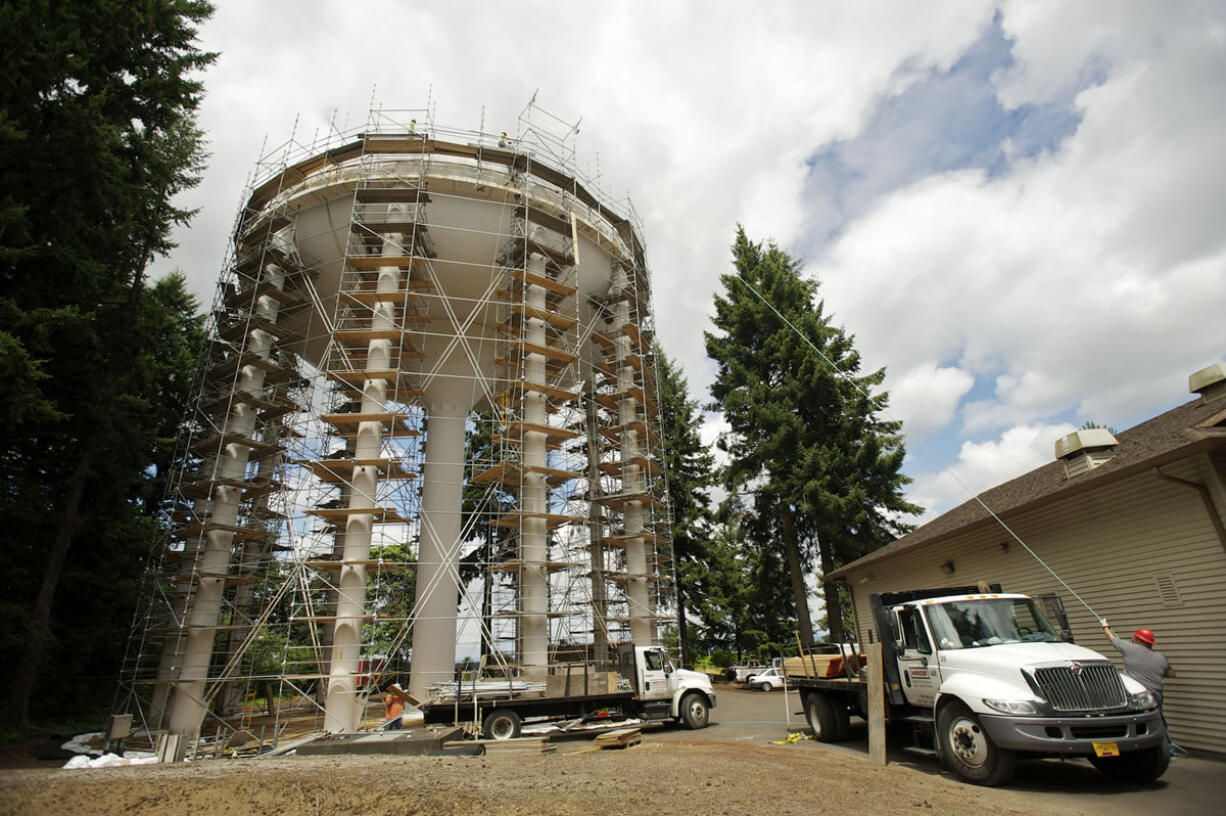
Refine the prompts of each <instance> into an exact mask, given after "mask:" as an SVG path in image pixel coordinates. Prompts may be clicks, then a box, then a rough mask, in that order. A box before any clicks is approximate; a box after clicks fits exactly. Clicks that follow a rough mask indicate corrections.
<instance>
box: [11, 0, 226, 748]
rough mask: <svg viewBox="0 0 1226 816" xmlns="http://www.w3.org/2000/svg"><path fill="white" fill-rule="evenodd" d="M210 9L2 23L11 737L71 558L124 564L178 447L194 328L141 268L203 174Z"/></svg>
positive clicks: (61, 5) (78, 8) (162, 5)
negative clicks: (178, 199)
mask: <svg viewBox="0 0 1226 816" xmlns="http://www.w3.org/2000/svg"><path fill="white" fill-rule="evenodd" d="M211 11H212V8H211V6H210V5H209V4H208V3H206V2H197V1H196V0H104V2H84V0H64V2H50V0H31V1H30V2H26V3H21V4H6V5H5V6H4V7H3V11H2V12H0V42H3V43H4V48H3V49H0V72H3V75H4V76H5V77H6V80H5V82H3V83H0V372H3V373H5V374H9V375H11V376H14V377H17V378H19V385H18V386H17V387H16V388H14V389H12V390H11V391H9V392H8V393H7V395H6V397H5V399H4V400H2V401H0V409H2V410H3V418H4V419H7V420H9V421H10V422H11V423H12V424H11V425H10V426H9V427H8V428H6V430H7V434H6V435H5V437H4V441H3V442H0V479H3V481H4V486H5V491H4V494H3V500H2V501H3V504H2V505H0V512H2V513H3V519H2V521H3V524H0V526H2V527H3V530H0V559H3V562H2V563H0V567H5V568H7V567H12V570H13V573H12V574H16V575H20V576H22V577H23V578H24V579H25V580H24V581H23V583H21V584H20V585H17V586H16V587H15V590H16V591H15V592H14V593H12V594H8V595H6V597H5V601H6V602H7V603H12V604H15V605H19V606H20V608H21V609H22V610H23V614H22V615H20V616H19V617H17V618H16V619H15V620H14V624H15V625H14V627H13V628H12V631H11V633H10V636H9V639H8V640H6V641H5V642H3V644H0V648H3V651H4V654H3V657H4V658H5V665H6V674H7V673H8V672H9V671H12V675H11V682H9V683H8V692H9V693H8V696H7V699H6V701H5V710H4V719H5V721H6V723H8V724H10V725H14V724H18V723H20V722H21V721H22V720H23V719H24V718H25V716H26V712H27V708H28V704H29V700H30V695H31V693H32V691H33V689H34V687H35V684H36V681H37V679H38V672H39V668H40V666H41V665H42V664H43V662H44V657H45V656H46V654H47V650H48V649H49V648H50V647H51V646H53V645H54V643H55V641H54V638H55V637H56V636H57V634H59V635H61V636H63V634H65V632H64V631H62V629H63V628H62V627H61V628H58V629H57V625H56V621H57V619H59V615H58V614H57V609H56V603H57V599H59V600H61V601H63V599H64V598H65V596H70V595H72V594H73V593H68V592H64V591H60V590H61V587H60V584H61V581H62V579H63V578H64V577H65V576H68V577H73V576H78V575H79V572H78V571H77V570H76V568H75V567H74V566H73V562H72V561H70V554H72V553H73V552H74V544H75V543H77V542H79V541H81V540H84V539H88V540H89V542H90V544H91V545H92V546H91V548H90V551H89V552H88V553H87V555H88V557H89V558H95V559H97V560H98V561H99V562H106V563H111V562H121V561H122V560H123V559H124V558H127V557H129V556H128V555H126V553H127V552H128V549H129V548H130V547H131V546H133V538H134V537H135V538H137V539H139V538H141V537H142V536H143V533H142V532H141V531H140V529H139V528H140V525H139V524H137V523H135V522H134V517H133V513H139V511H140V510H141V509H148V507H149V502H150V497H151V495H153V494H156V493H157V492H158V491H157V489H156V488H154V489H152V490H151V489H150V487H149V484H148V480H149V475H150V474H151V473H154V474H156V473H157V472H158V465H159V463H161V462H164V460H165V457H166V450H167V445H166V443H165V440H166V439H167V438H168V437H171V438H172V437H175V436H177V434H176V433H174V431H173V429H167V428H166V422H167V414H168V413H171V412H174V411H176V410H178V408H181V405H176V404H175V402H176V400H178V399H186V397H185V396H180V395H181V394H182V393H183V390H184V389H185V387H186V385H187V384H188V381H189V380H190V370H183V369H182V368H181V366H190V365H191V363H190V362H189V359H194V354H195V352H196V347H195V346H192V343H193V341H192V340H191V337H190V336H191V334H192V332H193V331H198V329H199V325H198V322H197V323H194V324H193V322H192V320H193V318H194V314H193V315H188V316H187V317H186V318H185V317H184V315H183V314H182V309H183V308H184V307H185V306H186V305H189V304H190V298H188V297H187V295H186V292H184V291H182V281H181V280H180V281H179V282H178V283H177V284H173V285H171V286H170V289H176V288H177V292H172V291H170V290H162V291H159V289H158V286H152V287H151V286H150V285H149V284H148V283H147V281H146V279H145V270H146V267H147V265H148V263H149V261H150V260H151V259H152V258H153V257H154V256H155V255H157V254H160V253H164V252H166V251H167V250H168V249H169V248H170V247H171V243H170V237H169V236H170V231H171V229H172V227H173V226H174V225H175V224H180V223H184V222H185V221H186V220H187V219H188V218H189V217H190V215H191V213H190V212H189V211H186V210H183V209H181V208H179V207H176V206H175V205H174V204H173V201H172V200H173V197H174V196H175V194H176V193H178V192H180V191H182V190H184V189H187V188H189V187H191V186H193V185H194V184H196V183H197V181H198V178H199V172H200V169H201V163H202V161H203V144H202V140H203V137H202V134H201V133H200V131H199V130H198V129H197V128H196V126H195V123H194V116H195V111H196V109H197V107H198V105H199V103H200V99H201V93H202V87H201V84H200V82H199V81H198V80H197V79H196V78H195V73H196V72H197V71H199V70H200V69H202V68H203V67H205V66H207V65H208V64H209V63H210V62H211V61H212V60H213V55H212V54H208V53H204V52H202V51H201V50H200V49H199V48H198V47H197V45H196V42H195V33H196V32H195V26H196V25H197V24H199V23H200V22H201V21H202V20H204V19H206V18H207V17H208V15H209V14H210V13H211ZM172 295H173V296H174V297H176V298H178V301H177V303H171V302H167V301H166V298H167V297H171V296H172ZM192 308H193V309H194V305H193V306H192ZM163 318H165V319H167V320H169V322H168V323H162V320H163ZM163 330H165V331H163ZM166 332H169V334H170V335H173V336H172V337H168V336H167V334H166ZM167 343H169V347H168V346H167ZM172 395H173V396H172ZM179 416H181V414H180V415H179ZM177 419H178V417H177V416H176V417H175V421H177ZM143 544H144V545H145V546H148V539H147V538H146V539H145V540H144V542H143ZM66 570H67V571H66ZM63 619H64V620H65V621H66V622H67V621H68V620H69V619H68V618H66V617H65V618H63ZM80 626H81V624H80V622H79V621H77V622H73V624H71V625H69V626H67V631H66V634H70V635H73V636H76V635H77V634H78V632H79V628H80ZM9 667H11V668H9ZM112 670H113V669H112Z"/></svg>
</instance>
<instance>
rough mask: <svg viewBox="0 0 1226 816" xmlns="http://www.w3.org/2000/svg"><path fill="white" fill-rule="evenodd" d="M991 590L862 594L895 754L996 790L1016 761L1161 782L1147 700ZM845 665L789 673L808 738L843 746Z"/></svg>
mask: <svg viewBox="0 0 1226 816" xmlns="http://www.w3.org/2000/svg"><path fill="white" fill-rule="evenodd" d="M992 589H993V590H995V591H990V592H987V593H984V592H980V591H979V590H978V588H977V587H952V588H944V589H928V590H908V591H901V592H889V593H881V594H874V595H872V596H870V607H871V609H872V614H873V621H874V626H875V628H876V632H877V633H878V638H879V639H880V641H881V645H882V662H883V671H882V674H883V675H884V676H883V677H882V678H881V679H880V682H881V683H883V686H884V688H883V691H884V695H885V709H886V717H887V719H890V720H893V721H895V722H897V721H902V722H905V723H907V724H908V725H910V727H911V733H912V740H913V742H912V745H910V746H907V750H910V751H913V752H916V753H921V754H926V755H930V756H932V755H935V756H938V757H939V758H940V760H941V762H942V763H943V764H944V765H945V767H946V768H948V769H949V770H950V771H951V772H953V773H954V774H955V775H956V776H958V777H959V778H961V779H962V780H964V781H966V782H971V783H973V784H978V785H999V784H1002V783H1004V782H1006V781H1008V779H1009V778H1010V777H1011V776H1012V774H1013V770H1014V763H1015V761H1016V759H1017V758H1018V756H1019V755H1030V756H1061V757H1084V758H1086V759H1088V760H1089V761H1090V762H1091V763H1093V764H1094V766H1095V767H1096V768H1098V769H1099V770H1100V771H1102V772H1103V773H1105V774H1107V775H1108V776H1111V777H1114V778H1117V779H1127V780H1133V781H1138V782H1146V781H1152V780H1154V779H1157V778H1158V777H1160V776H1161V775H1162V774H1163V773H1165V771H1166V769H1167V766H1168V765H1169V764H1170V756H1169V747H1168V746H1167V744H1166V741H1165V736H1164V732H1163V728H1162V721H1161V718H1160V716H1159V713H1158V709H1157V705H1156V703H1155V701H1154V699H1153V696H1152V695H1151V694H1150V693H1149V692H1148V691H1146V690H1145V689H1144V688H1143V687H1142V686H1141V685H1140V684H1139V683H1137V682H1136V681H1135V680H1132V679H1131V678H1129V677H1124V676H1123V675H1121V674H1120V673H1119V672H1118V671H1116V669H1115V667H1114V666H1112V664H1111V662H1110V661H1109V660H1108V659H1107V658H1105V657H1103V656H1102V655H1100V654H1099V653H1097V652H1095V651H1092V650H1090V649H1086V648H1084V647H1082V646H1077V645H1075V644H1073V643H1067V642H1064V641H1062V640H1061V639H1060V636H1059V635H1058V634H1057V633H1056V630H1055V629H1053V628H1052V625H1051V624H1050V623H1049V622H1048V621H1047V619H1046V618H1045V617H1044V615H1043V613H1042V611H1041V610H1040V609H1039V607H1038V605H1036V604H1035V602H1034V601H1033V600H1032V599H1031V598H1029V597H1028V596H1026V595H1018V594H1006V593H1002V592H1000V591H999V586H994V587H992ZM870 637H871V633H870ZM848 663H851V664H853V665H852V667H851V668H849V669H847V670H845V672H844V676H842V677H834V678H830V677H819V676H814V675H816V674H817V672H809V673H808V674H809V676H800V675H799V674H798V673H797V672H796V671H794V670H789V677H788V685H789V687H792V688H795V689H797V690H798V691H799V692H800V695H801V698H802V701H803V704H804V711H805V715H806V717H807V719H808V721H809V726H810V727H811V728H812V729H813V731H814V732H815V734H816V735H817V739H818V740H819V741H822V742H838V741H841V740H845V739H847V737H848V731H849V717H850V716H851V715H852V714H856V715H859V716H862V717H863V716H865V715H866V713H867V711H868V702H867V698H868V685H867V682H866V680H865V679H864V675H865V673H864V672H863V671H855V667H854V661H848ZM803 664H804V661H803V660H802V661H796V662H794V663H793V662H790V664H789V665H794V666H797V667H800V668H803ZM874 682H877V681H874Z"/></svg>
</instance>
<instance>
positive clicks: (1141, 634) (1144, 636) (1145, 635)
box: [1132, 629, 1154, 646]
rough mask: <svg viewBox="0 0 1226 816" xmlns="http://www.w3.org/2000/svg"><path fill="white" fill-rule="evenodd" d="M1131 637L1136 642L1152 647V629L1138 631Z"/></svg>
mask: <svg viewBox="0 0 1226 816" xmlns="http://www.w3.org/2000/svg"><path fill="white" fill-rule="evenodd" d="M1132 636H1133V637H1134V638H1136V639H1137V640H1143V641H1145V642H1146V643H1148V644H1149V645H1150V646H1153V645H1154V632H1153V630H1152V629H1138V630H1137V631H1135V632H1133V633H1132Z"/></svg>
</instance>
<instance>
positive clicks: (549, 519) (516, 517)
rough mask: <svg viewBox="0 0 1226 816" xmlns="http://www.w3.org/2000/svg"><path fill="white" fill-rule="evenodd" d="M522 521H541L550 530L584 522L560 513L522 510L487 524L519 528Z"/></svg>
mask: <svg viewBox="0 0 1226 816" xmlns="http://www.w3.org/2000/svg"><path fill="white" fill-rule="evenodd" d="M524 519H543V520H544V521H545V525H546V526H547V527H548V528H549V529H551V530H552V529H555V528H557V527H561V526H563V525H564V524H579V523H582V522H583V521H585V519H583V518H581V517H579V516H567V515H564V514H562V513H528V512H525V511H523V510H512V511H511V512H509V513H504V514H503V515H501V516H499V517H498V518H496V519H493V520H492V521H490V522H489V524H491V525H493V526H495V527H519V526H521V524H522V523H523V520H524Z"/></svg>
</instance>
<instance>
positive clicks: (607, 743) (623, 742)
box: [592, 728, 643, 749]
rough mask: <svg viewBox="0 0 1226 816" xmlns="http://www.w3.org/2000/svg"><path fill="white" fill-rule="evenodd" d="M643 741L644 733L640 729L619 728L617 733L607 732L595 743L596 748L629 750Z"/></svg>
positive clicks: (599, 736)
mask: <svg viewBox="0 0 1226 816" xmlns="http://www.w3.org/2000/svg"><path fill="white" fill-rule="evenodd" d="M642 741H643V732H642V731H641V730H640V729H638V728H618V729H617V730H616V731H606V732H604V733H603V734H600V735H598V736H597V737H596V739H595V740H594V741H593V743H592V745H593V746H595V747H596V748H601V749H604V748H629V747H630V746H631V745H638V744H639V743H640V742H642Z"/></svg>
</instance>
